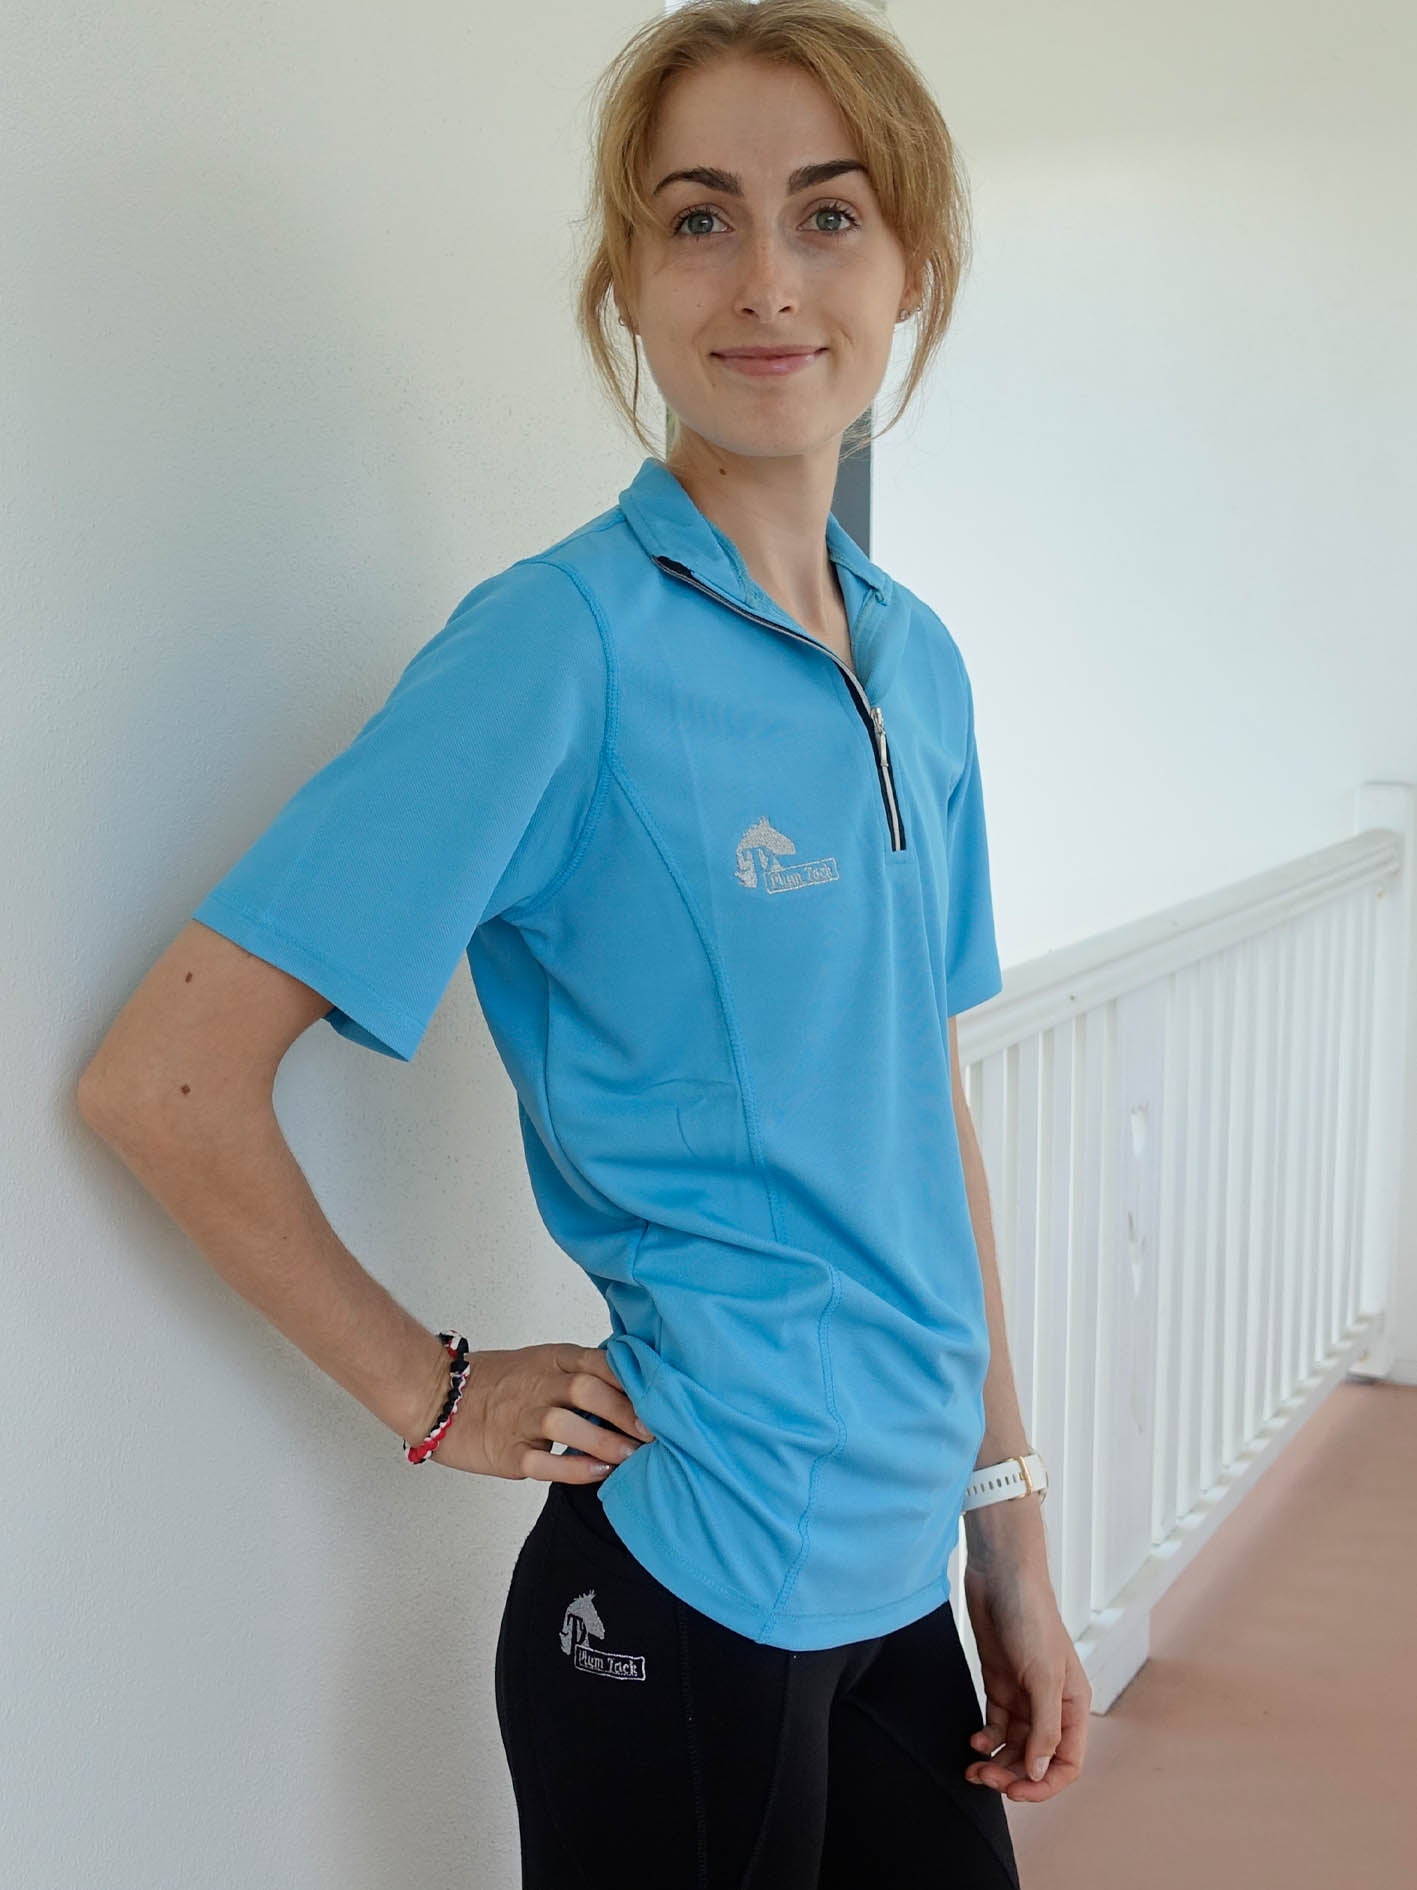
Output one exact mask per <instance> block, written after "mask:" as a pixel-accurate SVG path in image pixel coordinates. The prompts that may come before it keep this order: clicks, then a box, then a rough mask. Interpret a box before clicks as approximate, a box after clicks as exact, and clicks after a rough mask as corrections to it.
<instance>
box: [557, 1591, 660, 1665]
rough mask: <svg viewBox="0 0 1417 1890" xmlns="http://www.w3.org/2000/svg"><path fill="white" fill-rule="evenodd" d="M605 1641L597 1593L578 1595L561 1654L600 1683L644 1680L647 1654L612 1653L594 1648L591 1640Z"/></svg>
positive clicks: (565, 1622)
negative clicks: (596, 1600)
mask: <svg viewBox="0 0 1417 1890" xmlns="http://www.w3.org/2000/svg"><path fill="white" fill-rule="evenodd" d="M592 1639H594V1640H597V1641H603V1640H604V1639H605V1623H604V1622H603V1621H602V1620H601V1618H600V1615H599V1613H598V1612H597V1610H596V1606H595V1590H594V1589H593V1588H591V1589H588V1590H587V1591H586V1593H585V1594H583V1595H577V1596H576V1598H575V1600H574V1601H573V1602H572V1603H571V1604H570V1606H569V1607H568V1608H567V1610H566V1613H565V1616H564V1617H563V1619H562V1622H561V1652H562V1653H563V1654H569V1655H570V1656H571V1664H572V1666H574V1667H578V1668H579V1669H580V1671H581V1672H582V1673H588V1674H593V1675H595V1677H596V1678H597V1679H600V1680H643V1679H644V1677H645V1657H644V1655H643V1654H612V1653H611V1652H610V1650H609V1649H608V1648H605V1647H592V1646H591V1645H590V1642H591V1640H592Z"/></svg>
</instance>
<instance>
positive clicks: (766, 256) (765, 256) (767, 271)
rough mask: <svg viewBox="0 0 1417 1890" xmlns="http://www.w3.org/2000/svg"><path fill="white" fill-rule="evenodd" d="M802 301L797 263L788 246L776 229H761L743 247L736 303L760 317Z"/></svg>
mask: <svg viewBox="0 0 1417 1890" xmlns="http://www.w3.org/2000/svg"><path fill="white" fill-rule="evenodd" d="M800 300H801V289H800V287H799V285H798V282H797V278H796V269H795V265H794V264H793V263H792V261H791V259H790V257H789V256H788V254H787V251H786V249H785V246H784V245H783V244H782V243H781V242H780V241H779V239H778V236H777V233H776V231H774V230H762V231H760V232H759V233H758V234H757V235H756V236H754V237H752V238H750V239H749V241H748V242H747V243H746V244H745V246H744V248H743V251H742V270H741V273H740V275H739V279H738V288H737V294H736V296H735V300H734V306H735V307H736V308H737V310H738V311H739V313H740V314H748V315H756V316H758V317H759V318H760V319H761V318H763V317H768V318H771V317H774V316H778V315H782V314H785V313H788V312H790V311H791V310H792V309H795V308H796V307H797V306H798V304H799V302H800Z"/></svg>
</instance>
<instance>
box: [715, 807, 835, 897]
mask: <svg viewBox="0 0 1417 1890" xmlns="http://www.w3.org/2000/svg"><path fill="white" fill-rule="evenodd" d="M788 855H790V856H791V857H790V858H788V857H786V856H788ZM735 858H736V861H737V865H736V869H735V871H734V875H733V876H734V878H735V879H736V880H737V881H738V884H739V885H740V886H748V887H755V886H760V885H761V886H764V887H766V889H767V890H768V891H769V892H770V893H777V892H794V891H796V889H797V888H798V887H799V886H819V885H821V883H822V882H823V881H824V880H829V879H835V878H836V877H837V871H836V859H835V857H834V856H833V855H830V854H828V855H826V856H825V857H823V858H822V859H820V860H799V859H798V858H797V848H796V847H795V846H794V844H793V843H792V841H791V840H789V839H788V837H787V835H786V834H785V833H779V832H778V830H777V828H776V827H774V826H773V824H772V822H771V821H770V820H769V819H768V817H767V815H766V814H760V815H759V816H758V818H757V819H756V820H755V821H754V822H753V824H752V826H751V827H749V828H748V829H747V830H746V832H745V833H744V834H743V837H742V839H741V840H740V841H739V842H738V848H737V853H736V855H735Z"/></svg>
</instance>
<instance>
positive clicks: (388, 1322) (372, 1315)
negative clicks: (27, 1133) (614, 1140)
mask: <svg viewBox="0 0 1417 1890" xmlns="http://www.w3.org/2000/svg"><path fill="white" fill-rule="evenodd" d="M329 1008H330V1003H329V999H328V998H326V997H324V996H322V995H321V994H320V993H319V992H318V991H315V990H313V989H312V988H311V987H310V986H309V985H307V984H303V983H302V982H301V981H300V980H299V979H297V978H294V977H292V976H291V975H290V974H289V973H288V972H285V971H282V970H281V969H280V968H279V967H278V966H275V965H272V964H268V963H267V962H266V961H265V960H264V959H262V958H258V957H256V956H255V955H254V954H253V953H251V952H248V951H246V950H244V949H243V948H242V947H241V946H239V945H236V944H234V943H233V942H232V941H231V940H230V939H228V938H225V937H223V936H222V934H221V933H219V932H214V931H212V930H211V929H210V928H209V927H207V926H204V925H202V924H201V923H200V922H199V921H197V920H191V921H189V922H188V924H187V925H186V926H184V928H183V929H182V931H181V932H179V934H178V935H177V937H176V938H175V939H174V941H173V942H172V944H171V945H170V946H169V947H168V948H167V950H166V951H165V952H164V953H163V954H162V956H161V957H160V958H159V959H158V960H157V962H156V963H155V964H154V965H153V967H152V969H151V970H150V971H149V972H148V974H147V976H146V977H145V978H144V979H143V981H142V982H141V984H139V986H138V987H137V989H136V990H135V991H134V993H133V995H132V996H131V997H130V998H129V1000H128V1002H127V1003H126V1004H125V1005H124V1007H123V1009H122V1010H121V1011H120V1012H119V1013H118V1016H117V1017H116V1018H115V1020H114V1022H113V1024H112V1026H111V1028H110V1029H109V1031H108V1033H107V1035H106V1036H105V1037H104V1039H103V1041H102V1043H101V1044H100V1045H99V1048H98V1050H97V1052H96V1053H95V1055H94V1056H93V1058H92V1059H91V1061H90V1062H89V1064H88V1065H87V1067H86V1068H85V1069H84V1071H83V1074H82V1075H81V1077H80V1079H79V1083H78V1090H77V1100H78V1106H79V1110H80V1113H81V1114H82V1116H83V1118H84V1120H85V1121H86V1122H87V1123H88V1124H89V1126H90V1127H91V1128H92V1129H93V1130H94V1131H95V1133H96V1134H97V1135H99V1136H100V1137H101V1138H102V1139H103V1140H104V1141H105V1142H107V1143H108V1144H109V1146H110V1147H111V1148H112V1149H113V1150H114V1151H115V1153H116V1154H117V1155H118V1156H119V1157H120V1158H121V1159H122V1161H123V1162H124V1163H125V1165H126V1166H127V1167H128V1168H129V1169H130V1170H131V1171H132V1172H133V1174H134V1175H136V1176H137V1178H138V1180H139V1181H140V1182H141V1183H142V1184H143V1186H144V1187H145V1188H146V1189H147V1191H148V1192H149V1193H150V1194H151V1195H152V1196H153V1197H154V1198H155V1199H156V1200H157V1201H159V1202H160V1203H161V1205H162V1206H163V1207H164V1208H165V1209H166V1210H167V1212H168V1213H169V1214H170V1215H171V1217H172V1219H173V1220H174V1221H176V1222H177V1224H178V1226H179V1227H181V1228H182V1229H183V1231H184V1232H185V1233H186V1234H188V1235H189V1236H190V1238H191V1239H192V1240H193V1241H194V1242H195V1244H196V1246H197V1247H198V1248H199V1249H200V1251H201V1253H202V1254H203V1256H204V1257H205V1258H206V1259H207V1261H208V1262H209V1263H210V1265H211V1266H212V1267H213V1268H214V1269H215V1271H216V1272H217V1273H219V1274H220V1275H221V1276H222V1278H223V1279H224V1280H226V1281H227V1283H228V1284H229V1285H230V1286H232V1287H233V1288H234V1289H235V1290H236V1291H237V1292H238V1293H239V1294H240V1295H241V1297H242V1298H243V1299H245V1300H247V1301H248V1302H249V1303H250V1304H251V1305H253V1306H254V1307H256V1309H257V1310H258V1311H259V1312H261V1313H262V1314H264V1316H265V1317H266V1318H267V1319H269V1320H270V1321H271V1323H272V1324H273V1325H275V1326H277V1327H278V1328H279V1329H280V1331H281V1332H283V1333H284V1334H285V1335H286V1337H287V1338H288V1339H290V1340H291V1342H292V1343H293V1344H294V1345H296V1346H298V1347H299V1349H300V1350H301V1351H302V1352H303V1353H304V1354H305V1355H306V1357H307V1358H309V1359H311V1360H312V1361H313V1362H314V1363H315V1364H316V1365H318V1366H319V1367H320V1369H321V1370H322V1371H324V1372H326V1373H328V1375H329V1376H330V1377H331V1378H333V1379H334V1380H335V1381H336V1382H337V1383H339V1384H340V1385H342V1386H343V1387H344V1388H345V1390H346V1391H348V1392H350V1393H351V1395H352V1396H354V1397H355V1398H357V1399H358V1400H359V1402H360V1403H361V1404H363V1405H364V1406H365V1407H366V1408H367V1409H368V1410H370V1411H372V1412H373V1413H374V1415H375V1416H376V1417H377V1418H379V1419H380V1420H381V1421H382V1422H383V1423H384V1424H386V1425H387V1426H388V1427H389V1429H390V1430H392V1431H394V1432H395V1433H396V1434H397V1435H398V1436H399V1437H400V1438H401V1439H404V1440H407V1441H409V1442H413V1441H414V1440H415V1439H417V1438H420V1437H423V1436H424V1435H426V1433H427V1432H428V1430H429V1429H430V1428H431V1426H432V1424H433V1421H434V1419H435V1418H436V1416H437V1414H438V1411H439V1409H440V1407H441V1405H442V1403H443V1400H444V1398H445V1396H446V1394H447V1389H448V1363H449V1361H448V1354H447V1351H446V1349H445V1348H444V1346H443V1343H442V1341H441V1340H440V1339H439V1338H438V1336H437V1334H436V1333H435V1332H430V1331H429V1330H428V1329H427V1328H426V1327H425V1326H424V1325H423V1324H422V1323H421V1322H420V1321H419V1320H417V1319H415V1318H414V1317H413V1315H412V1314H411V1313H409V1312H407V1311H406V1310H405V1309H404V1308H403V1307H402V1306H400V1305H399V1303H398V1302H397V1300H395V1299H394V1298H393V1296H392V1295H391V1294H390V1293H389V1292H388V1291H387V1290H386V1289H385V1288H384V1287H383V1286H382V1285H380V1283H379V1282H378V1281H377V1280H376V1279H374V1278H373V1276H372V1275H371V1274H369V1273H368V1272H366V1271H365V1269H364V1268H363V1267H362V1266H361V1265H360V1264H359V1262H358V1261H357V1260H356V1259H355V1257H354V1255H353V1254H352V1253H351V1252H350V1251H349V1249H348V1248H347V1247H346V1246H345V1245H344V1243H343V1242H342V1241H341V1240H340V1238H339V1236H338V1235H337V1234H336V1233H335V1231H334V1229H333V1228H332V1227H331V1225H330V1223H329V1222H328V1220H326V1218H325V1216H324V1213H323V1212H322V1211H321V1208H320V1205H319V1203H318V1201H317V1200H316V1199H315V1195H314V1193H313V1191H312V1189H311V1187H310V1184H309V1182H308V1181H307V1180H306V1178H305V1175H304V1172H303V1170H302V1169H301V1168H300V1166H299V1164H298V1163H297V1161H296V1159H295V1157H294V1155H293V1154H292V1152H291V1150H290V1147H289V1145H288V1144H287V1142H286V1140H285V1137H284V1135H283V1134H282V1132H281V1128H280V1124H279V1122H278V1121H277V1118H276V1113H275V1108H274V1103H273V1100H272V1099H273V1092H274V1087H275V1078H276V1072H277V1070H278V1069H279V1066H280V1062H281V1059H282V1058H283V1057H284V1055H285V1053H286V1051H287V1050H288V1049H289V1048H290V1046H291V1044H292V1043H294V1041H295V1039H296V1038H297V1037H298V1036H300V1035H301V1034H302V1032H304V1031H305V1030H307V1029H308V1028H309V1027H310V1025H311V1024H313V1023H315V1022H316V1021H317V1020H318V1019H319V1018H321V1017H323V1016H324V1014H325V1012H326V1011H327V1010H328V1009H329ZM562 1396H564V1397H566V1398H568V1399H570V1400H571V1401H573V1402H574V1403H576V1404H578V1405H580V1406H581V1408H582V1409H585V1410H594V1411H596V1412H598V1413H599V1414H600V1415H601V1416H603V1417H605V1418H606V1419H607V1420H608V1422H609V1423H610V1424H612V1425H616V1426H619V1427H620V1428H621V1429H622V1430H633V1429H634V1412H633V1409H632V1407H631V1405H630V1402H629V1399H628V1398H627V1397H626V1396H625V1394H624V1392H623V1390H621V1389H620V1388H619V1386H618V1381H617V1380H616V1379H615V1377H614V1374H613V1373H612V1372H611V1369H610V1366H609V1364H608V1362H607V1361H606V1360H605V1356H604V1354H603V1352H601V1351H599V1350H597V1349H595V1348H587V1347H581V1346H576V1345H572V1344H559V1345H558V1344H551V1345H545V1346H530V1347H526V1348H524V1350H522V1351H520V1352H488V1353H483V1354H477V1355H475V1363H474V1371H473V1375H472V1377H471V1379H470V1380H469V1384H468V1388H467V1391H466V1392H465V1393H464V1397H463V1402H462V1404H461V1405H460V1406H459V1408H458V1415H457V1418H456V1419H455V1420H454V1423H453V1425H452V1427H451V1429H450V1430H449V1432H448V1434H447V1436H446V1438H445V1439H444V1441H443V1443H442V1444H440V1445H439V1447H438V1451H437V1453H436V1454H435V1456H434V1458H433V1460H432V1461H434V1462H435V1463H449V1464H451V1465H452V1466H453V1467H455V1468H464V1469H474V1470H482V1471H484V1472H488V1473H491V1474H496V1475H503V1476H527V1475H540V1476H542V1477H543V1478H544V1479H545V1480H547V1481H550V1480H552V1478H551V1473H550V1466H551V1465H552V1464H555V1465H556V1466H557V1469H558V1477H557V1480H560V1481H585V1480H588V1479H589V1477H590V1475H592V1474H593V1471H592V1464H593V1461H594V1453H596V1452H597V1450H598V1448H601V1447H603V1450H604V1456H605V1457H606V1458H609V1460H610V1461H611V1462H618V1461H620V1460H621V1458H622V1457H623V1456H626V1455H628V1454H629V1452H630V1450H631V1449H633V1448H636V1446H634V1445H633V1443H632V1442H631V1440H630V1439H629V1438H621V1437H620V1436H619V1435H618V1433H617V1432H616V1431H615V1430H611V1431H609V1432H607V1431H606V1429H605V1428H604V1427H602V1426H598V1425H595V1424H592V1423H591V1422H590V1421H589V1420H587V1419H585V1418H580V1417H577V1416H575V1415H574V1413H573V1412H572V1411H571V1410H569V1409H566V1408H555V1407H557V1406H558V1405H559V1401H560V1398H561V1397H562ZM543 1406H544V1408H545V1410H546V1413H547V1416H548V1418H549V1424H548V1425H546V1426H545V1427H544V1428H549V1430H550V1431H551V1432H552V1433H553V1435H552V1436H546V1435H543V1436H541V1437H540V1438H537V1437H536V1436H535V1435H534V1432H535V1429H536V1427H537V1423H536V1421H537V1419H538V1418H539V1416H540V1410H541V1407H543ZM611 1440H613V1442H612V1441H611ZM552 1441H560V1442H563V1443H568V1444H574V1445H575V1446H576V1447H577V1448H579V1449H581V1450H586V1451H589V1452H591V1453H593V1454H592V1455H591V1456H587V1457H583V1458H569V1459H566V1458H562V1457H556V1456H551V1455H549V1454H546V1455H540V1456H539V1457H538V1458H536V1459H533V1458H532V1457H531V1456H529V1455H528V1454H527V1453H528V1452H529V1451H534V1452H537V1453H549V1452H550V1448H551V1443H552ZM562 1465H564V1466H565V1468H564V1471H563V1470H561V1466H562Z"/></svg>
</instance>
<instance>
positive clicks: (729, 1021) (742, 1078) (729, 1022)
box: [610, 755, 785, 1240]
mask: <svg viewBox="0 0 1417 1890" xmlns="http://www.w3.org/2000/svg"><path fill="white" fill-rule="evenodd" d="M610 769H611V773H612V774H613V775H614V777H615V779H616V781H618V782H619V784H620V788H621V791H622V792H623V793H624V795H625V798H626V800H627V801H628V802H629V803H630V806H631V808H632V809H633V810H634V813H635V816H636V818H637V819H638V820H639V822H640V824H641V826H642V827H643V828H644V830H645V832H646V833H647V834H648V835H649V838H650V843H651V845H652V846H653V847H654V849H655V851H656V852H657V853H658V854H659V857H660V860H661V861H662V862H663V865H664V869H665V871H666V872H667V873H668V874H669V876H670V878H671V880H672V881H673V883H674V886H675V889H676V891H677V892H678V894H679V897H680V899H681V900H682V901H683V902H684V906H685V909H686V910H687V912H688V914H689V920H690V923H691V924H692V925H693V928H694V931H695V933H696V934H697V936H698V940H699V948H700V950H701V951H702V952H703V954H704V957H705V959H706V960H707V962H708V967H709V975H710V976H711V977H712V979H713V985H714V992H715V994H716V996H717V998H718V1010H719V1016H720V1018H721V1019H722V1022H723V1028H724V1031H725V1032H726V1034H727V1037H728V1047H729V1054H730V1056H731V1057H732V1059H733V1075H734V1080H735V1082H736V1084H737V1088H738V1101H739V1106H740V1107H741V1108H742V1111H743V1117H744V1124H745V1126H746V1128H747V1131H748V1146H749V1149H750V1151H751V1153H752V1157H753V1167H754V1169H755V1170H756V1171H757V1174H758V1178H759V1180H760V1181H761V1183H762V1187H763V1193H764V1195H765V1197H766V1199H767V1205H768V1216H769V1223H770V1226H771V1228H772V1232H773V1236H774V1238H775V1239H777V1240H782V1239H783V1238H784V1237H785V1234H784V1226H783V1219H782V1210H781V1205H780V1203H779V1201H778V1199H777V1195H776V1192H775V1190H774V1189H773V1186H772V1183H771V1181H770V1180H769V1179H768V1173H767V1163H766V1161H765V1160H764V1158H763V1146H762V1125H761V1121H760V1119H759V1115H758V1106H757V1100H756V1098H755V1096H754V1094H753V1087H752V1084H751V1082H750V1081H749V1079H748V1074H747V1068H746V1049H745V1046H744V1044H743V1038H742V1034H741V1032H740V1030H739V1028H738V1020H737V1017H736V1015H735V1013H734V1009H733V1001H732V998H731V996H730V994H729V990H728V978H727V974H726V972H725V969H724V966H723V963H722V960H721V959H720V958H719V955H718V953H717V951H716V950H715V949H714V946H713V943H712V940H711V938H710V936H709V928H708V926H707V925H706V924H705V922H704V918H703V915H702V914H701V912H700V911H699V907H698V904H697V901H696V900H695V899H694V896H693V893H692V892H691V891H690V888H689V884H688V881H687V880H686V879H685V877H684V875H683V873H682V872H681V871H680V869H679V866H678V864H677V862H676V861H675V859H674V857H673V855H672V853H671V852H670V850H669V847H668V846H667V844H666V843H665V841H664V838H663V836H662V835H661V833H660V831H659V829H658V827H657V826H656V825H655V823H654V821H653V820H652V819H651V817H650V814H649V810H648V808H647V807H646V806H645V805H644V802H643V801H642V800H641V799H640V796H639V793H638V791H637V789H636V787H635V784H634V782H633V781H631V780H630V778H629V776H628V775H627V774H626V772H625V768H624V764H623V762H622V761H621V759H620V757H619V756H618V755H617V756H615V757H614V758H613V759H612V761H611V764H610Z"/></svg>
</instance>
